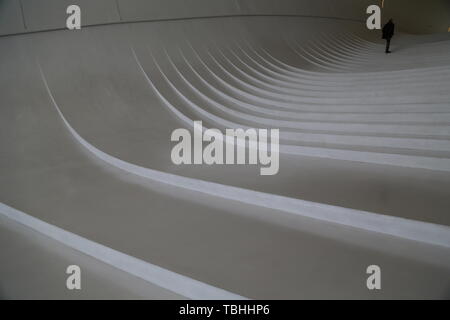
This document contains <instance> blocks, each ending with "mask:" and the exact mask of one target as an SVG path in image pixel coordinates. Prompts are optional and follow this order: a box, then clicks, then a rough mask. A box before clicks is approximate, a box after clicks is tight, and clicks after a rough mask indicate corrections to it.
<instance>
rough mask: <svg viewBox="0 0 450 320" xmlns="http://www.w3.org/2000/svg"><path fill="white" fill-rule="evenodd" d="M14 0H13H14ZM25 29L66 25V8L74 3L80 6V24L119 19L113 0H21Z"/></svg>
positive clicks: (109, 21)
mask: <svg viewBox="0 0 450 320" xmlns="http://www.w3.org/2000/svg"><path fill="white" fill-rule="evenodd" d="M14 1H15V0H14ZM21 2H22V6H23V11H24V16H25V21H26V26H27V31H40V30H47V29H57V28H65V27H66V19H67V17H68V15H67V13H66V9H67V7H68V6H69V5H72V4H75V5H78V6H80V8H81V10H82V11H81V23H82V25H95V24H103V23H111V22H118V21H120V18H119V14H118V10H117V5H116V3H115V1H114V0H39V1H36V0H21Z"/></svg>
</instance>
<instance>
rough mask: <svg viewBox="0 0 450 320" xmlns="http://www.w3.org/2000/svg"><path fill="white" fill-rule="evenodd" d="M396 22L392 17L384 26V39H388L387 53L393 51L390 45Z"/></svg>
mask: <svg viewBox="0 0 450 320" xmlns="http://www.w3.org/2000/svg"><path fill="white" fill-rule="evenodd" d="M394 30H395V24H394V21H393V20H392V19H389V22H388V23H386V24H385V25H384V27H383V39H386V53H391V51H389V47H390V46H391V39H392V37H393V36H394Z"/></svg>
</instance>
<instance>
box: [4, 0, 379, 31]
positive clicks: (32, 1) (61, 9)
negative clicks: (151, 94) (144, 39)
mask: <svg viewBox="0 0 450 320" xmlns="http://www.w3.org/2000/svg"><path fill="white" fill-rule="evenodd" d="M0 3H1V4H2V6H1V7H0V17H3V16H5V17H6V18H5V19H2V21H1V22H0V35H5V34H14V33H22V32H33V31H41V30H51V29H59V28H65V24H66V19H67V14H66V8H67V7H68V6H69V5H71V4H76V5H79V6H80V7H81V9H82V16H81V20H82V25H84V26H86V25H97V24H105V23H116V22H132V21H148V20H164V19H185V18H199V17H217V16H234V15H300V16H317V17H330V18H344V19H358V20H363V19H365V7H366V6H367V5H368V4H370V3H371V0H340V1H335V0H39V1H36V0H0ZM21 7H22V9H23V14H22V9H21ZM22 16H23V18H22Z"/></svg>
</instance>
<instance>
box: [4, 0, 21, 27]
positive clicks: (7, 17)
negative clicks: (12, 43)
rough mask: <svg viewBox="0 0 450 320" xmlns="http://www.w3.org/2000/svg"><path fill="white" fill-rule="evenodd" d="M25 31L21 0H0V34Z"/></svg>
mask: <svg viewBox="0 0 450 320" xmlns="http://www.w3.org/2000/svg"><path fill="white" fill-rule="evenodd" d="M20 32H25V24H24V21H23V19H22V11H21V8H20V2H19V1H17V0H0V35H3V34H11V33H20Z"/></svg>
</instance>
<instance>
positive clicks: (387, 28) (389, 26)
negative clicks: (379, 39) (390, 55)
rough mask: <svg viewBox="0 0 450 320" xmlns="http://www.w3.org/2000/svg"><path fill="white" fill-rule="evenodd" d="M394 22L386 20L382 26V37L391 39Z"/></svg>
mask: <svg viewBox="0 0 450 320" xmlns="http://www.w3.org/2000/svg"><path fill="white" fill-rule="evenodd" d="M394 30H395V24H394V23H392V22H388V23H386V24H385V25H384V27H383V39H391V38H392V37H393V36H394Z"/></svg>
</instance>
